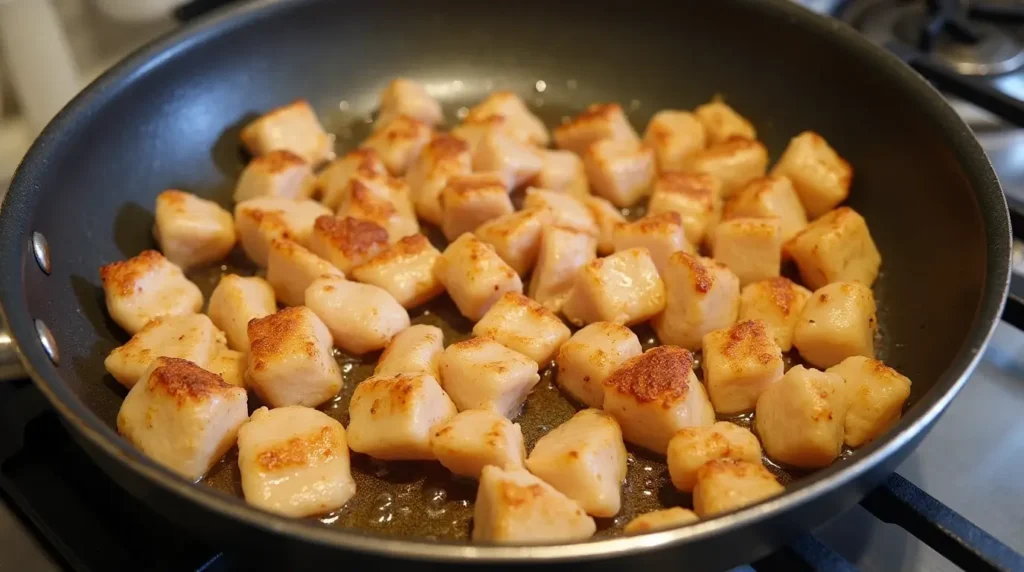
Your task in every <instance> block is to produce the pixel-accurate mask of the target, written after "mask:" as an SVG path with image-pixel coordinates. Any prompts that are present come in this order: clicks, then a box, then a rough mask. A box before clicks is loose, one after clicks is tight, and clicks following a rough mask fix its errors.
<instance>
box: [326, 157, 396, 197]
mask: <svg viewBox="0 0 1024 572" xmlns="http://www.w3.org/2000/svg"><path fill="white" fill-rule="evenodd" d="M387 172H388V170H387V167H385V166H384V161H381V160H380V155H378V154H377V152H376V151H374V150H373V149H353V150H352V151H349V152H348V153H346V154H345V155H344V156H343V157H340V158H338V159H335V160H334V161H331V163H330V164H329V165H327V166H326V167H324V170H322V171H320V173H319V175H317V181H316V186H317V188H318V189H319V192H320V202H322V203H323V204H324V206H326V207H327V208H329V209H331V210H337V209H338V206H340V205H341V199H342V197H343V196H344V194H345V191H346V189H347V188H348V185H349V183H351V182H352V179H354V178H356V177H360V178H363V179H376V178H378V177H381V176H383V175H386V174H387Z"/></svg>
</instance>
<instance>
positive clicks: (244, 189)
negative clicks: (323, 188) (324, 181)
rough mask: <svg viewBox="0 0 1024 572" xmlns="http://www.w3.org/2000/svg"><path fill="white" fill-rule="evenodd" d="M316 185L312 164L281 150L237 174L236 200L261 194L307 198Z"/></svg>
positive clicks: (256, 161) (252, 197) (253, 162)
mask: <svg viewBox="0 0 1024 572" xmlns="http://www.w3.org/2000/svg"><path fill="white" fill-rule="evenodd" d="M316 188H317V184H316V179H315V178H314V177H313V169H312V168H310V166H309V163H307V162H306V160H305V159H303V158H302V157H299V156H298V155H296V154H295V153H292V152H291V151H286V150H284V149H279V150H277V151H271V152H269V153H267V154H266V155H260V156H259V157H254V158H253V160H252V161H249V164H248V165H246V166H245V169H242V174H241V175H239V176H238V183H237V184H236V185H235V194H234V199H235V202H236V203H240V202H242V201H247V200H249V199H255V198H259V197H281V198H285V199H308V198H309V197H310V196H311V195H312V194H313V191H315V190H316Z"/></svg>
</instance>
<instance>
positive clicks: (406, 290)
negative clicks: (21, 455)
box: [352, 234, 444, 308]
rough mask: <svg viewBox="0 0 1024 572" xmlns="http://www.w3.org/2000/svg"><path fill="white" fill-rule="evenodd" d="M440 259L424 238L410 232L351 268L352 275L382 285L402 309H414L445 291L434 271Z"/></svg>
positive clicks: (363, 280)
mask: <svg viewBox="0 0 1024 572" xmlns="http://www.w3.org/2000/svg"><path fill="white" fill-rule="evenodd" d="M440 259H441V253H440V251H438V250H437V249H436V248H434V245H432V244H430V241H429V240H427V237H425V236H423V235H422V234H411V235H409V236H407V237H405V238H403V239H401V240H399V241H398V242H396V243H394V244H392V245H391V246H389V247H388V248H387V249H385V250H384V251H383V252H381V253H380V254H378V255H377V256H375V257H373V258H371V259H370V260H368V261H367V262H364V263H363V264H360V265H359V266H356V267H355V268H353V269H352V277H353V278H355V279H356V280H358V281H360V282H364V283H366V284H372V285H374V286H377V287H378V288H383V289H384V290H385V291H387V293H388V294H391V296H392V297H394V299H395V300H397V301H398V303H399V304H401V305H402V306H403V307H405V308H415V307H417V306H421V305H423V304H426V303H427V302H429V301H431V300H433V299H434V298H436V297H438V296H440V295H441V294H442V293H444V284H441V281H440V280H439V279H438V278H437V274H436V273H435V272H434V268H435V266H437V261H438V260H440Z"/></svg>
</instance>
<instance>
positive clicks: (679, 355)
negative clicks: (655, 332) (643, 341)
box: [603, 346, 715, 455]
mask: <svg viewBox="0 0 1024 572" xmlns="http://www.w3.org/2000/svg"><path fill="white" fill-rule="evenodd" d="M603 407H604V410H605V411H607V412H608V413H611V415H612V416H613V417H615V419H616V420H617V421H618V422H619V425H620V426H621V427H622V433H623V435H625V437H626V441H629V442H630V443H633V444H634V445H639V446H641V447H644V448H646V449H650V450H651V451H654V452H655V453H658V454H660V455H664V454H665V452H666V451H667V450H668V443H669V441H670V440H671V439H672V436H673V435H675V434H676V432H677V431H679V430H680V429H684V428H686V427H702V426H705V425H711V424H712V423H714V422H715V410H714V408H713V407H711V402H710V401H709V400H708V395H707V393H706V392H705V391H704V386H703V385H701V383H700V381H698V380H697V375H696V374H694V373H693V354H691V353H690V352H689V351H687V350H684V349H682V348H679V347H676V346H658V347H654V348H651V349H649V350H647V351H646V352H644V353H643V354H641V355H639V356H636V357H633V358H630V359H629V360H627V361H626V362H625V363H624V364H622V365H621V366H620V367H619V368H618V369H617V370H615V371H614V372H612V374H611V375H610V376H608V377H607V378H606V379H605V380H604V405H603Z"/></svg>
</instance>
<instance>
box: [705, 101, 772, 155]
mask: <svg viewBox="0 0 1024 572" xmlns="http://www.w3.org/2000/svg"><path fill="white" fill-rule="evenodd" d="M693 114H694V115H695V116H696V117H697V121H699V122H700V123H701V124H702V125H704V131H705V133H706V134H707V141H708V144H710V145H718V144H719V143H725V142H726V141H728V140H730V139H749V140H751V141H753V140H754V139H757V131H755V130H754V126H753V125H752V124H751V123H750V121H748V120H747V119H746V118H745V117H743V116H742V115H740V114H739V113H737V112H736V110H735V109H733V108H731V107H729V106H728V105H726V104H725V102H723V101H711V102H709V103H705V104H704V105H701V106H698V107H697V109H694V110H693Z"/></svg>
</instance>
